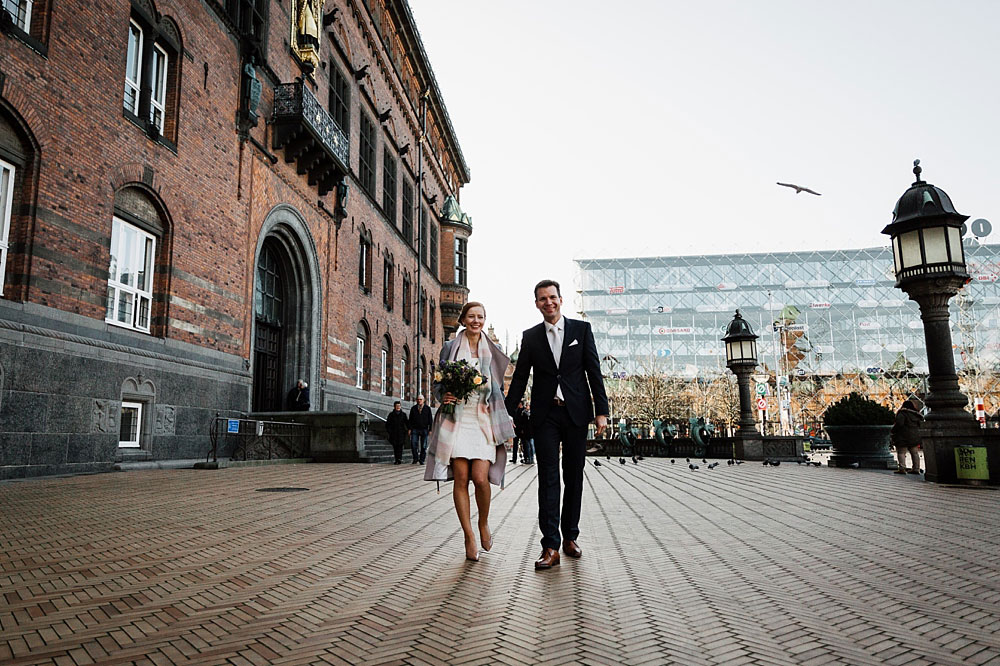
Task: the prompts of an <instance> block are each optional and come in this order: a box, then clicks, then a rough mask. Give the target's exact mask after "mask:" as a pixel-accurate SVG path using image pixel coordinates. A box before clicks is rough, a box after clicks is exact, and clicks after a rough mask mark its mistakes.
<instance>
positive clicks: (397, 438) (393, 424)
mask: <svg viewBox="0 0 1000 666" xmlns="http://www.w3.org/2000/svg"><path fill="white" fill-rule="evenodd" d="M385 431H386V434H387V435H388V436H389V443H390V444H392V454H393V456H394V457H395V460H394V462H393V464H395V465H398V464H400V463H401V462H403V442H405V441H406V435H407V433H408V432H409V425H408V424H407V419H406V414H404V413H403V405H402V403H400V402H399V400H397V401H396V402H394V403H393V405H392V411H391V412H389V416H387V417H386V418H385Z"/></svg>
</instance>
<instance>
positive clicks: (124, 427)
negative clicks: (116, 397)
mask: <svg viewBox="0 0 1000 666" xmlns="http://www.w3.org/2000/svg"><path fill="white" fill-rule="evenodd" d="M141 432H142V403H141V402H122V417H121V425H120V426H119V429H118V446H119V448H123V449H137V448H139V434H140V433H141Z"/></svg>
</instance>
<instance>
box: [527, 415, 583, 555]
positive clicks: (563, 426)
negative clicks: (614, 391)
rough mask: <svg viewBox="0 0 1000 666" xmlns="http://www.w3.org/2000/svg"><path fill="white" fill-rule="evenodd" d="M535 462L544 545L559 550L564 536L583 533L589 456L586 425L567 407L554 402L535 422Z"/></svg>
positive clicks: (572, 537) (572, 536) (573, 537)
mask: <svg viewBox="0 0 1000 666" xmlns="http://www.w3.org/2000/svg"><path fill="white" fill-rule="evenodd" d="M533 427H534V435H535V437H534V439H535V461H536V462H537V463H538V527H539V528H540V529H541V532H542V548H555V549H557V550H558V548H559V546H560V544H561V539H560V534H561V536H562V539H566V540H569V541H576V539H577V537H579V536H580V503H581V501H582V498H583V467H584V463H585V458H586V455H587V425H586V424H584V425H582V426H577V425H574V424H573V422H572V420H571V419H570V418H569V413H568V412H567V411H566V408H565V407H558V406H555V405H553V406H552V408H551V409H550V410H549V412H548V414H546V416H545V421H544V422H543V423H538V424H533ZM560 443H562V477H563V479H562V480H563V484H564V485H565V491H564V493H563V497H562V514H561V516H560V511H559V444H560Z"/></svg>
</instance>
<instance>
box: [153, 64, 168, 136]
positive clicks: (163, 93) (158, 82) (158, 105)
mask: <svg viewBox="0 0 1000 666" xmlns="http://www.w3.org/2000/svg"><path fill="white" fill-rule="evenodd" d="M167 62H168V59H167V52H166V51H164V50H163V49H162V48H160V46H158V45H154V46H153V61H152V67H153V70H152V73H153V82H152V90H151V91H150V96H149V120H150V122H152V123H153V126H154V127H156V131H157V132H158V133H160V134H163V122H164V118H166V114H167Z"/></svg>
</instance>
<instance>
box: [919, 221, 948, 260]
mask: <svg viewBox="0 0 1000 666" xmlns="http://www.w3.org/2000/svg"><path fill="white" fill-rule="evenodd" d="M944 229H945V228H944V227H928V228H926V229H924V254H925V255H926V256H927V263H928V264H946V263H948V246H947V245H946V242H945V236H944Z"/></svg>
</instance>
